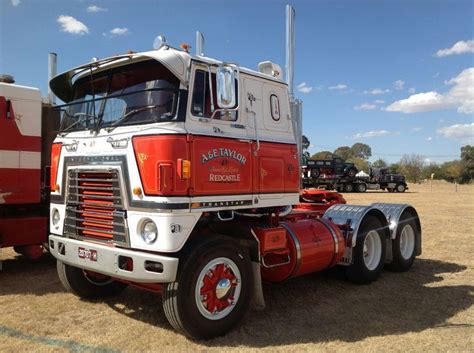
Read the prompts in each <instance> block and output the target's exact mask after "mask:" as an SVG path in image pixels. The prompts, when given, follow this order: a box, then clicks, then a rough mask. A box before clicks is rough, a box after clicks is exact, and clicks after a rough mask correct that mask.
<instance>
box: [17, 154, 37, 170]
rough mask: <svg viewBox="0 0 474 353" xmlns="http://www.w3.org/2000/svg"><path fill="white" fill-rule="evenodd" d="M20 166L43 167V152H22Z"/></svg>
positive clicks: (24, 167)
mask: <svg viewBox="0 0 474 353" xmlns="http://www.w3.org/2000/svg"><path fill="white" fill-rule="evenodd" d="M20 168H21V169H40V168H41V152H26V151H21V152H20Z"/></svg>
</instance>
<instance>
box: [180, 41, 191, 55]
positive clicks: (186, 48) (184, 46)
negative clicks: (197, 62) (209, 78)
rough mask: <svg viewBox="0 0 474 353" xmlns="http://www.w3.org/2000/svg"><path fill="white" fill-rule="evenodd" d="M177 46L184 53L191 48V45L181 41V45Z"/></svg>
mask: <svg viewBox="0 0 474 353" xmlns="http://www.w3.org/2000/svg"><path fill="white" fill-rule="evenodd" d="M179 47H180V48H181V49H183V50H184V51H185V52H186V53H189V49H191V46H190V45H189V44H186V43H181V45H180V46H179Z"/></svg>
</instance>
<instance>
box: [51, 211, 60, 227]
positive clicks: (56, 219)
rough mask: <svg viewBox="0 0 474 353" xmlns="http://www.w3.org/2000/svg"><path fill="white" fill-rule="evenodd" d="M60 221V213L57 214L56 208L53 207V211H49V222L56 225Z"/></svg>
mask: <svg viewBox="0 0 474 353" xmlns="http://www.w3.org/2000/svg"><path fill="white" fill-rule="evenodd" d="M60 221H61V215H60V214H59V211H58V209H57V208H53V212H52V213H51V223H53V226H55V227H57V226H58V225H59V222H60Z"/></svg>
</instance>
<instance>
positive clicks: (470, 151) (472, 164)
mask: <svg viewBox="0 0 474 353" xmlns="http://www.w3.org/2000/svg"><path fill="white" fill-rule="evenodd" d="M461 167H462V171H461V178H460V179H461V180H460V182H461V183H469V182H471V180H472V178H474V146H471V145H466V146H463V147H461Z"/></svg>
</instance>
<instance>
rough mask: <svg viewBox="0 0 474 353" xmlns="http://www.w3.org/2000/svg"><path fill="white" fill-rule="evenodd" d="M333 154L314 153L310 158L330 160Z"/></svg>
mask: <svg viewBox="0 0 474 353" xmlns="http://www.w3.org/2000/svg"><path fill="white" fill-rule="evenodd" d="M332 156H333V153H332V152H330V151H320V152H316V153H315V154H313V155H312V156H311V159H332Z"/></svg>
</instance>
